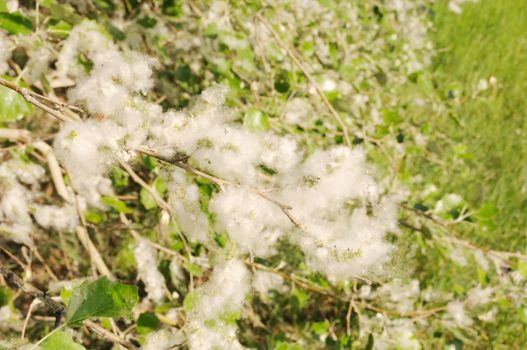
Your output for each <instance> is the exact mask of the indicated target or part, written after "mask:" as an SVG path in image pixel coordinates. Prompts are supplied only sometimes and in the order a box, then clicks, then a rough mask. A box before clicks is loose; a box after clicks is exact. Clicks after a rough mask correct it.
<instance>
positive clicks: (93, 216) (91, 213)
mask: <svg viewBox="0 0 527 350" xmlns="http://www.w3.org/2000/svg"><path fill="white" fill-rule="evenodd" d="M84 218H85V219H86V221H88V222H89V223H90V224H94V225H98V224H100V223H101V222H105V221H106V220H107V216H106V213H105V212H103V211H100V210H97V209H87V210H86V211H85V212H84Z"/></svg>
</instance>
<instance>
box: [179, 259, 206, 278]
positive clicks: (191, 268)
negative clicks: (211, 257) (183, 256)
mask: <svg viewBox="0 0 527 350" xmlns="http://www.w3.org/2000/svg"><path fill="white" fill-rule="evenodd" d="M183 267H184V268H185V270H187V271H188V272H189V273H191V274H193V275H194V276H196V277H201V276H203V272H202V271H201V268H200V267H199V266H198V265H196V264H193V263H190V262H186V263H184V264H183Z"/></svg>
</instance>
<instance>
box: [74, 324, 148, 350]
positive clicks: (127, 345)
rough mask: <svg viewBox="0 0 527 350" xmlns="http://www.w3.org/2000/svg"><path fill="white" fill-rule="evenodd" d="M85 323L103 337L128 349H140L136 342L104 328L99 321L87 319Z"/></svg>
mask: <svg viewBox="0 0 527 350" xmlns="http://www.w3.org/2000/svg"><path fill="white" fill-rule="evenodd" d="M83 324H84V325H85V326H86V327H88V328H89V329H90V330H92V331H94V332H95V333H97V334H98V335H100V336H101V337H103V338H105V339H107V340H109V341H111V342H112V343H115V344H119V345H122V346H124V347H125V348H126V349H130V350H139V348H138V347H137V346H135V345H134V344H132V343H130V342H129V341H127V340H126V339H123V338H121V337H119V336H117V335H115V334H113V333H112V332H110V331H108V330H106V329H105V328H103V327H102V326H100V325H99V324H97V323H95V322H93V321H90V320H86V321H84V322H83Z"/></svg>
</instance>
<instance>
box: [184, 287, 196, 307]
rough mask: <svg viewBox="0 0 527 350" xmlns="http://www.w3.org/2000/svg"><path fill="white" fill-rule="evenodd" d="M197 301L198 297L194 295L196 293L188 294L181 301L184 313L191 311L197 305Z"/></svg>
mask: <svg viewBox="0 0 527 350" xmlns="http://www.w3.org/2000/svg"><path fill="white" fill-rule="evenodd" d="M198 300H199V295H198V293H196V291H192V292H190V293H188V294H187V295H186V296H185V299H184V300H183V309H185V312H189V311H192V309H194V308H195V307H196V305H197V304H198Z"/></svg>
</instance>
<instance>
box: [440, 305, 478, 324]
mask: <svg viewBox="0 0 527 350" xmlns="http://www.w3.org/2000/svg"><path fill="white" fill-rule="evenodd" d="M446 308H447V313H446V315H445V317H444V321H443V322H445V324H446V325H452V323H453V325H454V326H457V327H459V328H466V327H470V326H471V325H472V324H473V323H474V321H473V320H472V318H470V317H469V316H468V315H467V313H466V311H465V305H464V303H463V302H461V301H458V300H455V301H451V302H449V303H448V304H447V306H446Z"/></svg>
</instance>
